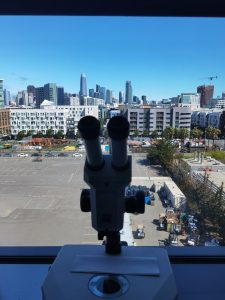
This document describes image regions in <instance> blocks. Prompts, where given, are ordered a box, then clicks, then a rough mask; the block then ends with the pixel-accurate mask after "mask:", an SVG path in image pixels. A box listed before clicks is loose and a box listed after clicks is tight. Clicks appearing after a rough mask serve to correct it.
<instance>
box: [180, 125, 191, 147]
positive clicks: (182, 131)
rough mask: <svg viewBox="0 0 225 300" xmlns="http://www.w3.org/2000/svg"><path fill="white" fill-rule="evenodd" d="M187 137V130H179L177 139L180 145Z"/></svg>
mask: <svg viewBox="0 0 225 300" xmlns="http://www.w3.org/2000/svg"><path fill="white" fill-rule="evenodd" d="M187 137H189V130H188V129H187V128H180V129H179V138H180V139H181V142H182V144H184V140H185V139H186V138H187Z"/></svg>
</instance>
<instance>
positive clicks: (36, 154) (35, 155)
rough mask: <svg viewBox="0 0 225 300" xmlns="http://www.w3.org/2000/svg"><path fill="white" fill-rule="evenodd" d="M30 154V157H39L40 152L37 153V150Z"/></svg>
mask: <svg viewBox="0 0 225 300" xmlns="http://www.w3.org/2000/svg"><path fill="white" fill-rule="evenodd" d="M31 156H32V157H38V156H39V157H41V156H42V154H41V153H39V152H35V153H32V154H31Z"/></svg>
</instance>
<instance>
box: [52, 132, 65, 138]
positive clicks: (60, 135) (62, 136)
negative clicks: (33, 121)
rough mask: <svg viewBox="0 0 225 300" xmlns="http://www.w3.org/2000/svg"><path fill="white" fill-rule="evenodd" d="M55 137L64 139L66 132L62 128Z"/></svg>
mask: <svg viewBox="0 0 225 300" xmlns="http://www.w3.org/2000/svg"><path fill="white" fill-rule="evenodd" d="M54 138H55V139H58V140H59V139H63V138H64V134H63V131H62V130H59V131H58V132H57V133H56V134H55V135H54Z"/></svg>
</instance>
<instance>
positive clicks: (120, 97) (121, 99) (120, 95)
mask: <svg viewBox="0 0 225 300" xmlns="http://www.w3.org/2000/svg"><path fill="white" fill-rule="evenodd" d="M123 101H124V100H123V92H121V91H120V92H119V103H123Z"/></svg>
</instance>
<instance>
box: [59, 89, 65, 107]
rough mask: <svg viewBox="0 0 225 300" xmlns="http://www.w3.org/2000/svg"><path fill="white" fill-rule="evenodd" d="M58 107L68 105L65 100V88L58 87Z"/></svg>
mask: <svg viewBox="0 0 225 300" xmlns="http://www.w3.org/2000/svg"><path fill="white" fill-rule="evenodd" d="M57 105H66V103H65V98H64V87H57Z"/></svg>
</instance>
